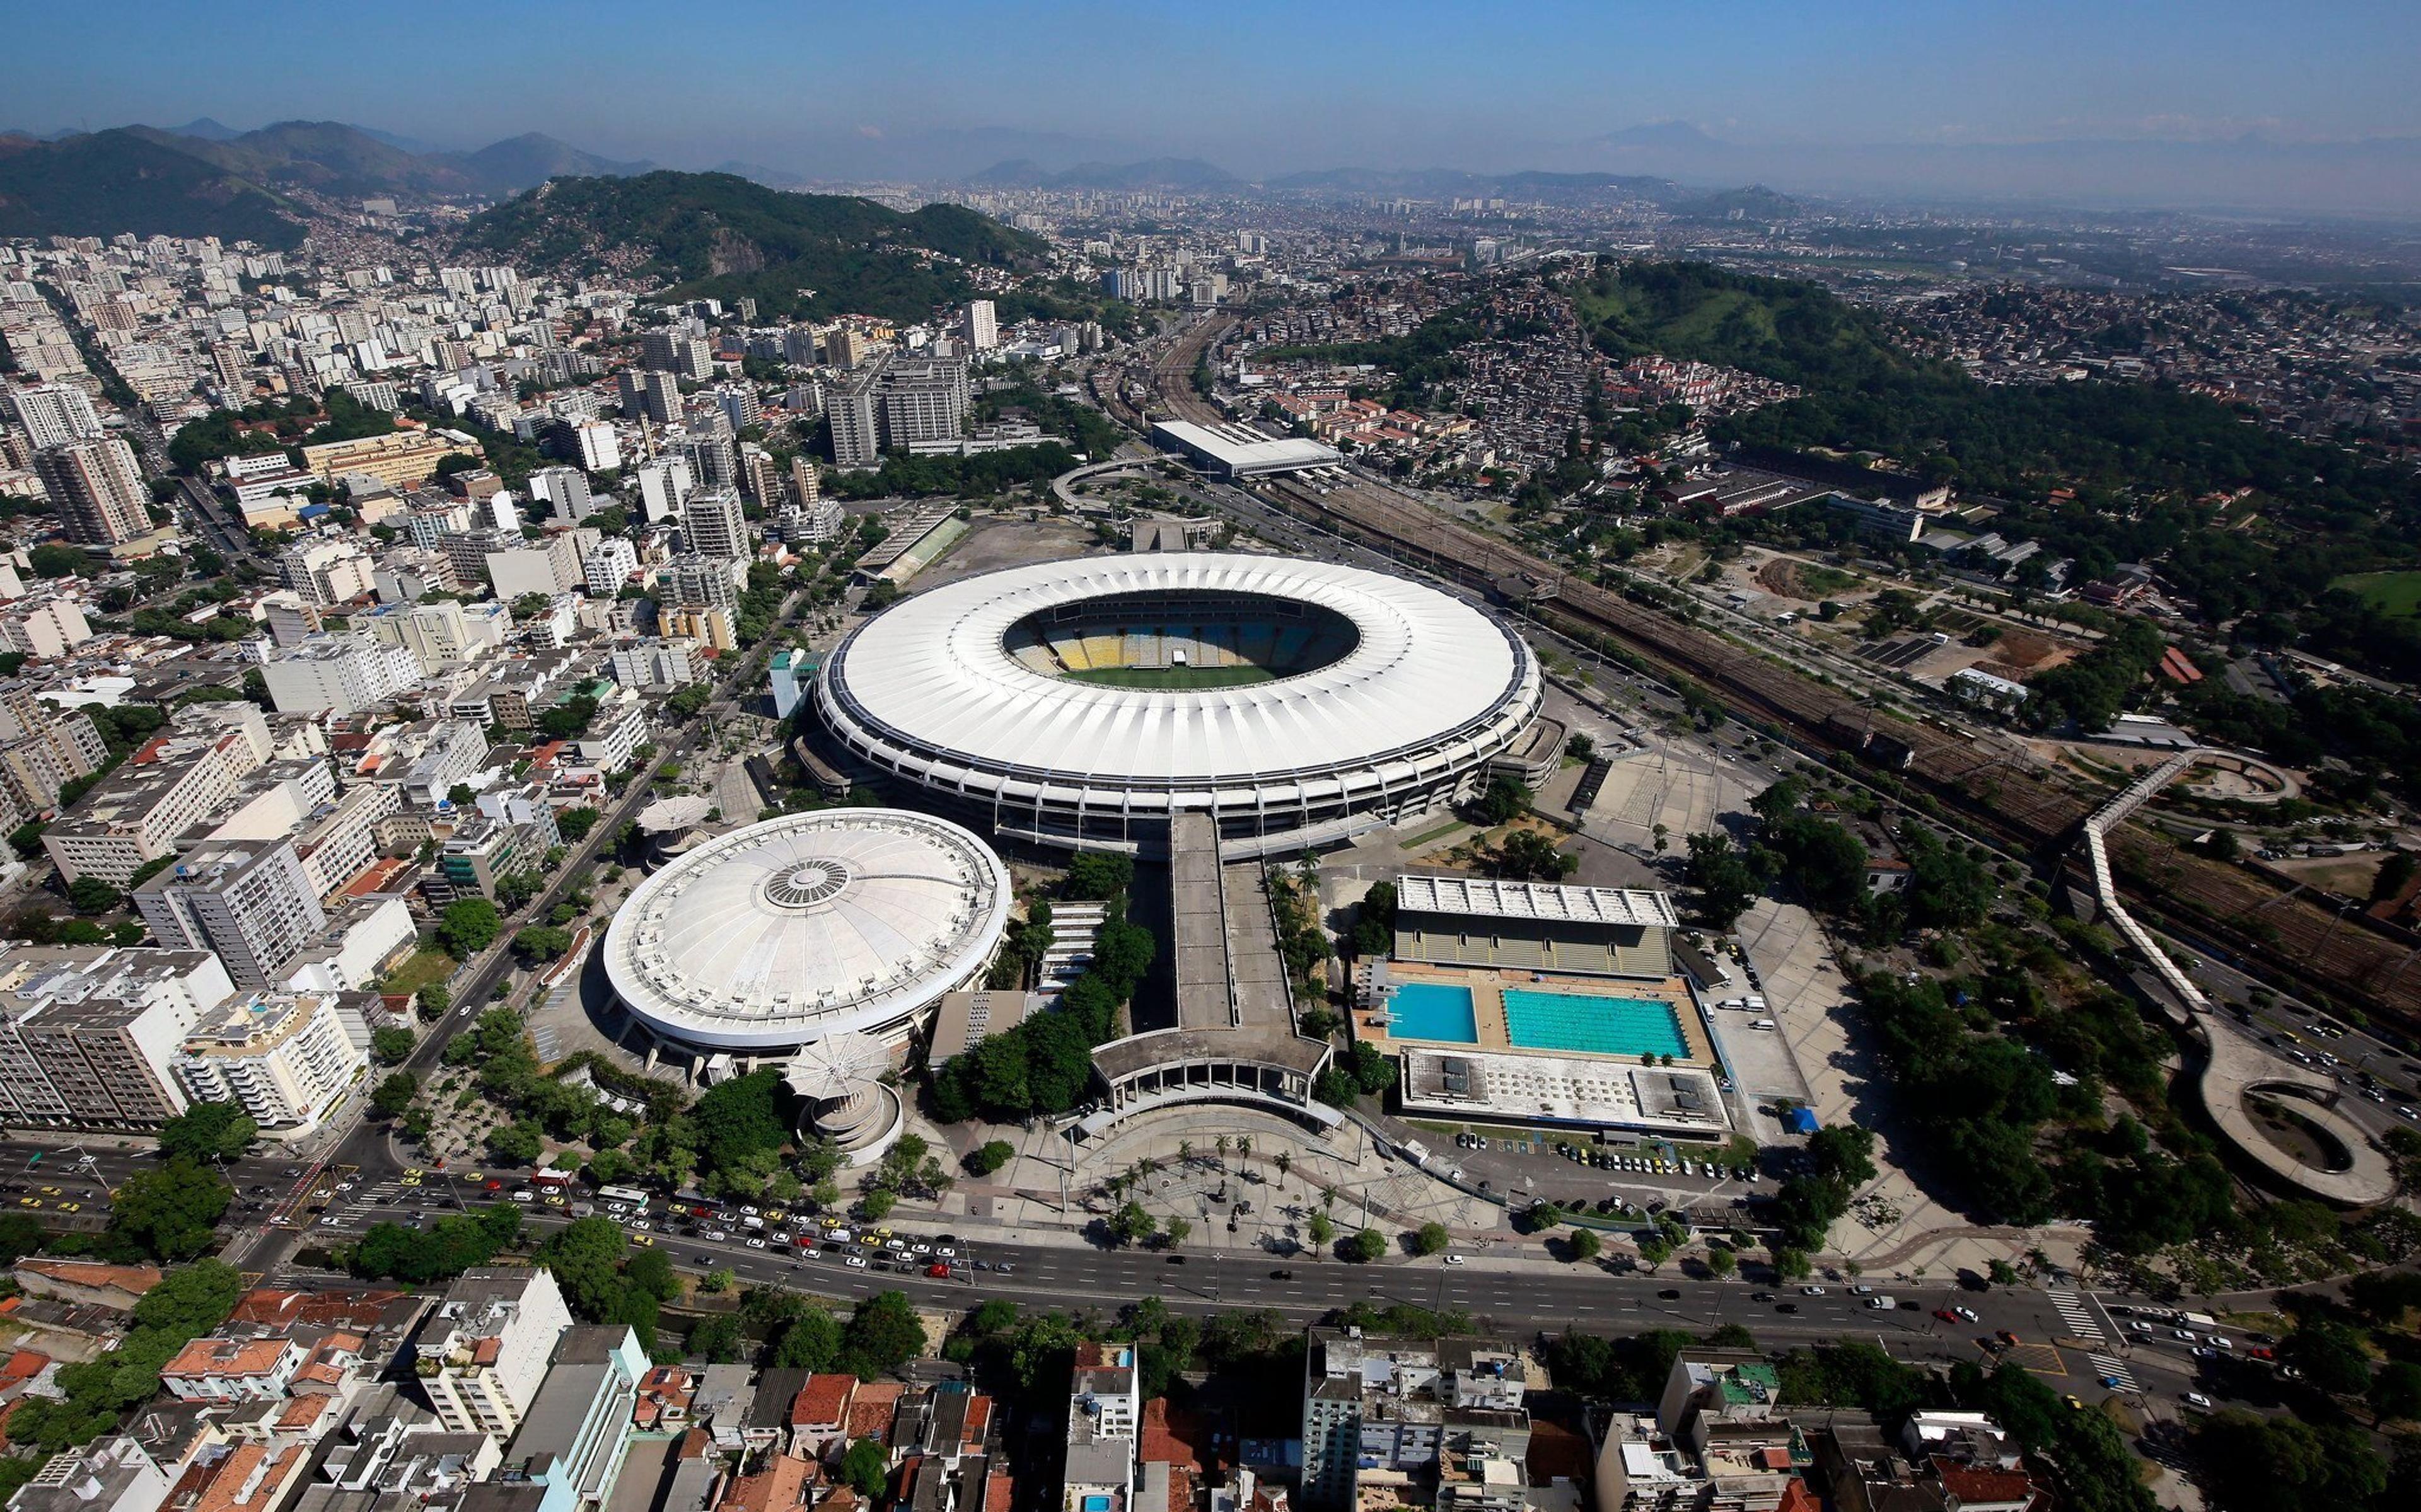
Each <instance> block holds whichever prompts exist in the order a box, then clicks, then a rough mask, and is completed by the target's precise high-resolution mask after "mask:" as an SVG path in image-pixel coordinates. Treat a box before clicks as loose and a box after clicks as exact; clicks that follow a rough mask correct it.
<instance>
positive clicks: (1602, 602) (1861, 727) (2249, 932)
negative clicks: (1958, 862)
mask: <svg viewBox="0 0 2421 1512" xmlns="http://www.w3.org/2000/svg"><path fill="white" fill-rule="evenodd" d="M1172 407H1175V406H1174V402H1173V401H1172ZM1263 492H1264V495H1265V496H1267V497H1270V498H1272V499H1273V500H1274V501H1276V502H1279V503H1280V504H1281V507H1286V508H1288V509H1289V512H1295V513H1299V514H1302V515H1304V516H1305V517H1306V518H1312V519H1316V520H1318V521H1320V522H1321V523H1323V524H1325V525H1327V526H1329V527H1330V528H1344V529H1347V530H1350V531H1351V532H1352V533H1353V534H1356V535H1359V536H1362V537H1364V538H1367V539H1370V540H1372V541H1374V542H1377V543H1382V544H1385V545H1389V546H1393V547H1395V548H1398V549H1399V550H1409V551H1411V552H1413V553H1416V554H1417V555H1418V556H1420V557H1421V558H1423V559H1424V560H1425V561H1426V563H1427V565H1428V566H1429V568H1430V569H1432V570H1433V571H1435V572H1436V573H1437V574H1438V575H1440V576H1442V577H1445V578H1448V579H1452V580H1454V581H1458V582H1460V583H1462V584H1464V585H1468V586H1471V587H1475V588H1482V589H1486V588H1491V587H1493V586H1495V585H1498V584H1499V583H1501V582H1502V581H1503V580H1505V579H1507V578H1508V577H1513V576H1520V577H1523V578H1527V579H1530V580H1531V581H1533V582H1537V583H1546V584H1553V585H1554V589H1555V591H1554V597H1553V598H1551V599H1549V600H1546V601H1545V602H1544V603H1543V604H1540V605H1538V606H1536V607H1535V608H1534V610H1533V612H1534V613H1536V614H1538V615H1539V616H1540V617H1542V618H1545V619H1547V620H1549V621H1550V622H1558V628H1560V629H1564V630H1566V631H1568V632H1576V633H1577V634H1579V635H1580V636H1581V637H1582V638H1584V639H1589V638H1594V639H1599V640H1610V641H1612V642H1615V643H1617V644H1618V645H1619V646H1621V647H1627V648H1628V649H1630V650H1632V651H1633V652H1635V653H1639V654H1643V655H1645V656H1646V657H1647V658H1648V660H1650V661H1652V662H1656V663H1657V664H1659V665H1660V666H1663V667H1667V668H1670V669H1672V670H1674V671H1677V672H1679V673H1680V674H1682V675H1683V676H1685V677H1687V678H1691V679H1692V680H1694V681H1696V682H1699V683H1702V684H1704V685H1705V686H1706V687H1707V688H1708V690H1709V691H1710V693H1713V694H1719V695H1720V696H1721V697H1722V698H1723V700H1724V701H1725V702H1726V703H1727V704H1730V705H1731V706H1733V707H1734V708H1735V709H1742V710H1743V711H1746V712H1748V713H1751V714H1753V715H1755V716H1757V717H1759V718H1762V719H1765V720H1767V721H1769V722H1772V723H1777V724H1780V725H1786V726H1788V728H1790V729H1791V730H1792V731H1793V732H1794V733H1796V734H1797V735H1799V736H1801V737H1803V738H1804V739H1808V740H1814V741H1817V742H1820V743H1821V744H1823V745H1826V746H1830V747H1832V748H1834V749H1836V750H1849V751H1860V752H1864V753H1865V754H1867V755H1868V756H1879V757H1881V758H1882V766H1883V767H1884V769H1885V770H1886V771H1893V770H1897V771H1898V772H1901V773H1903V774H1904V775H1905V776H1906V777H1908V778H1910V779H1913V781H1915V782H1916V783H1918V784H1919V785H1920V786H1922V787H1924V788H1926V789H1927V790H1929V791H1930V792H1932V793H1934V794H1935V795H1937V796H1938V797H1940V798H1942V799H1944V800H1946V801H1947V802H1949V803H1953V804H1955V805H1956V806H1957V807H1958V808H1959V810H1960V815H1961V818H1962V819H1964V820H1965V821H1967V822H1969V823H1971V824H1973V825H1974V826H1975V827H1976V828H1977V829H1979V830H1981V831H1983V832H1984V833H1987V834H1991V835H1993V836H1995V837H1996V838H1998V839H2000V840H2002V841H2004V842H2005V843H2007V844H2008V845H2009V846H2011V847H2012V848H2013V849H2015V850H2019V851H2021V852H2023V853H2026V854H2033V855H2038V856H2040V857H2042V858H2044V859H2045V860H2054V859H2056V858H2057V857H2058V856H2059V854H2060V853H2061V852H2063V851H2065V850H2067V849H2068V848H2069V847H2070V845H2071V844H2072V843H2073V842H2074V840H2075V838H2076V836H2077V834H2078V833H2079V830H2080V827H2081V826H2082V824H2083V822H2084V820H2085V816H2086V815H2087V813H2089V812H2090V805H2089V804H2088V803H2086V802H2085V800H2084V799H2081V798H2079V797H2077V796H2075V795H2074V794H2071V793H2070V792H2067V791H2065V790H2063V789H2061V788H2059V787H2054V786H2053V785H2051V784H2050V783H2047V782H2045V781H2043V780H2042V778H2040V777H2039V776H2038V775H2037V774H2036V773H2035V772H2032V771H2030V770H2028V769H2027V766H2026V764H2025V761H2024V758H2023V755H2022V754H2021V753H2019V752H2018V751H2016V750H2014V749H2008V748H2000V747H1998V746H1997V745H1996V743H1995V742H1991V741H1977V740H1970V739H1969V738H1967V737H1965V736H1963V735H1960V734H1957V733H1954V732H1951V731H1947V730H1944V729H1940V728H1937V727H1936V726H1934V725H1927V724H1921V723H1917V722H1914V721H1910V720H1906V719H1901V718H1898V717H1896V716H1893V715H1889V714H1885V713H1882V712H1880V711H1878V710H1876V709H1872V708H1869V707H1868V706H1867V705H1866V704H1864V703H1862V702H1861V701H1859V700H1858V699H1856V698H1853V697H1851V696H1850V695H1848V694H1844V693H1842V692H1840V691H1838V690H1835V689H1832V688H1828V687H1826V686H1824V685H1823V684H1821V683H1820V682H1817V681H1815V680H1813V679H1811V678H1806V677H1804V676H1802V675H1800V674H1798V673H1796V672H1793V671H1790V670H1788V669H1787V668H1785V667H1782V666H1779V665H1776V664H1775V663H1774V662H1771V661H1769V660H1767V659H1766V658H1764V657H1762V656H1759V655H1757V654H1756V653H1754V652H1752V651H1749V650H1746V649H1743V648H1742V647H1738V646H1735V645H1733V644H1732V643H1730V642H1729V641H1727V640H1725V639H1724V638H1723V637H1721V636H1718V635H1715V634H1712V633H1710V632H1708V631H1702V630H1698V629H1695V628H1694V627H1692V626H1689V625H1686V624H1683V623H1681V622H1680V621H1679V620H1677V619H1675V618H1673V617H1672V616H1669V615H1667V614H1665V613H1663V611H1661V610H1659V609H1656V608H1653V607H1650V606H1648V605H1644V604H1640V603H1636V602H1634V601H1632V600H1630V599H1628V598H1625V597H1623V596H1622V595H1620V594H1618V593H1616V592H1613V591H1612V590H1609V589H1606V588H1603V587H1601V586H1599V585H1595V584H1592V583H1587V582H1585V581H1582V580H1578V579H1574V578H1571V577H1570V576H1567V575H1563V574H1560V573H1558V572H1557V571H1556V569H1554V568H1552V567H1550V566H1549V565H1547V564H1546V563H1544V562H1541V561H1539V559H1538V558H1536V557H1533V556H1531V555H1529V554H1528V553H1523V552H1520V551H1517V550H1515V549H1513V548H1511V547H1509V546H1507V545H1506V544H1505V543H1503V542H1501V541H1497V540H1494V539H1492V538H1490V537H1488V536H1486V535H1483V534H1481V533H1480V532H1478V531H1476V530H1473V529H1471V528H1469V527H1467V526H1463V525H1460V524H1458V523H1456V522H1453V521H1451V520H1447V519H1445V518H1443V517H1441V516H1439V515H1438V514H1437V513H1436V512H1435V511H1433V510H1430V509H1428V508H1426V507H1421V506H1419V505H1415V504H1413V503H1411V502H1409V501H1406V500H1402V499H1398V498H1396V497H1394V496H1392V495H1391V494H1389V493H1388V492H1387V491H1385V490H1383V489H1380V488H1377V487H1375V486H1373V485H1370V484H1368V483H1365V482H1360V481H1354V482H1350V483H1346V484H1343V485H1339V486H1336V487H1332V488H1330V489H1328V490H1327V491H1324V492H1323V491H1320V489H1319V488H1317V487H1315V486H1311V485H1307V484H1304V483H1301V482H1297V481H1294V480H1291V479H1281V480H1276V481H1273V482H1272V483H1270V484H1268V485H1266V486H1265V488H1264V490H1263ZM1901 748H1905V751H1906V753H1907V755H1906V760H1905V763H1904V764H1900V763H1898V762H1897V761H1896V760H1895V759H1893V758H1895V757H1897V756H1898V754H1899V750H1900V749H1901ZM2110 847H2111V855H2112V864H2113V865H2114V866H2116V868H2117V871H2118V874H2119V876H2120V879H2121V881H2122V884H2123V885H2124V886H2125V888H2126V891H2127V893H2128V896H2130V898H2131V899H2132V900H2134V901H2135V902H2136V903H2137V904H2138V905H2139V907H2138V908H2137V910H2136V912H2142V913H2145V914H2148V915H2149V916H2150V917H2151V918H2153V919H2155V920H2164V919H2165V920H2172V921H2175V922H2177V923H2178V924H2179V925H2180V926H2183V927H2191V928H2192V929H2193V930H2194V931H2195V933H2197V934H2199V935H2204V936H2215V937H2217V938H2219V939H2220V940H2222V941H2224V942H2226V943H2227V944H2228V945H2229V946H2230V947H2231V948H2234V949H2238V950H2241V952H2243V953H2244V954H2245V955H2247V956H2249V957H2251V958H2254V959H2258V960H2260V961H2262V962H2264V963H2265V964H2267V965H2268V966H2270V967H2272V968H2273V969H2274V970H2275V971H2277V972H2279V973H2280V974H2283V975H2284V976H2285V977H2286V978H2287V979H2288V980H2291V981H2297V982H2310V983H2311V984H2312V985H2314V986H2317V987H2320V988H2323V989H2326V990H2333V991H2335V992H2336V993H2338V994H2339V995H2341V996H2343V997H2345V998H2347V999H2349V1000H2351V1001H2352V1002H2355V1003H2357V1004H2360V1005H2370V1006H2376V1007H2377V1008H2378V1009H2379V1010H2381V1011H2382V1012H2383V1013H2385V1014H2386V1015H2388V1016H2389V1017H2392V1018H2394V1019H2395V1020H2397V1021H2398V1023H2399V1024H2401V1025H2402V1026H2403V1027H2405V1028H2406V1029H2407V1030H2408V1031H2421V952H2416V951H2414V950H2413V948H2411V947H2410V946H2408V945H2406V944H2404V943H2401V942H2399V941H2397V940H2395V939H2391V938H2388V937H2386V936H2383V935H2381V934H2378V933H2376V932H2373V931H2372V930H2370V929H2368V928H2366V927H2363V926H2361V925H2358V924H2355V923H2352V922H2351V921H2350V920H2348V919H2346V918H2343V917H2341V916H2339V915H2337V914H2334V913H2331V912H2328V911H2326V910H2323V909H2320V908H2318V907H2315V906H2313V905H2312V904H2310V903H2308V902H2305V901H2304V900H2302V899H2300V898H2297V897H2293V896H2288V895H2284V894H2280V893H2277V892H2274V891H2273V890H2272V889H2270V888H2267V887H2265V886H2263V885H2261V884H2260V883H2259V882H2258V881H2255V880H2254V879H2252V878H2250V877H2247V876H2246V875H2244V874H2243V873H2241V872H2240V871H2238V870H2236V869H2235V868H2233V867H2229V866H2226V865H2221V864H2218V863H2215V862H2211V861H2208V860H2205V859H2203V858H2201V857H2199V856H2195V855H2192V854H2189V853H2187V852H2185V851H2183V850H2179V849H2178V848H2177V847H2176V846H2173V845H2171V844H2169V843H2168V842H2167V841H2166V840H2164V839H2162V838H2161V837H2159V836H2157V835H2155V834H2150V833H2149V832H2148V831H2145V830H2143V829H2142V828H2140V827H2134V826H2130V827H2127V828H2124V829H2121V830H2119V831H2117V832H2115V833H2114V834H2112V835H2111V836H2110Z"/></svg>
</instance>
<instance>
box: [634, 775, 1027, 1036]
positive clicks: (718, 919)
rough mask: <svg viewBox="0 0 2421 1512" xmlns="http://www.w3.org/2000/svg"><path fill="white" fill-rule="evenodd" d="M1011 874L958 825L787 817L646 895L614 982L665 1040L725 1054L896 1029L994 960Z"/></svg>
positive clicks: (663, 880) (643, 890)
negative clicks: (677, 1041) (678, 1041)
mask: <svg viewBox="0 0 2421 1512" xmlns="http://www.w3.org/2000/svg"><path fill="white" fill-rule="evenodd" d="M1009 893H1010V888H1009V879H1008V872H1007V868H1005V867H1004V866H1003V865H1001V863H1000V859H999V858H998V857H997V856H995V855H993V854H992V850H991V849H990V848H989V847H987V846H985V845H984V844H983V842H981V841H980V840H978V839H976V837H975V836H974V835H973V834H968V833H967V832H966V831H965V830H963V829H961V828H960V827H959V826H958V825H955V824H952V823H949V822H948V821H946V820H944V819H937V818H929V817H927V816H925V815H922V814H912V813H907V812H904V811H901V810H898V809H875V808H833V809H820V810H818V811H816V812H814V813H809V814H789V815H785V816H783V817H781V818H774V819H769V820H767V821H765V822H764V823H762V824H752V825H750V826H749V827H747V828H746V829H743V830H736V831H733V832H732V833H731V834H724V835H718V836H716V837H715V838H714V839H712V840H710V841H708V842H706V843H705V844H703V845H701V846H698V847H697V848H696V849H695V850H691V851H689V852H688V853H686V854H684V855H682V856H681V857H679V859H678V860H675V861H673V862H672V863H670V864H669V865H666V866H665V867H664V869H663V870H661V871H659V872H657V873H656V874H655V875H654V876H652V877H649V878H648V880H647V881H644V882H642V883H640V884H639V887H638V889H637V890H636V891H634V892H633V893H632V895H631V896H630V900H629V901H628V902H627V903H625V904H624V905H623V907H622V909H621V910H620V912H617V914H616V915H615V917H614V923H613V927H612V929H611V931H610V932H609V933H608V934H607V936H606V942H605V971H606V975H607V977H608V978H609V979H610V980H611V981H612V982H613V984H614V990H615V992H616V993H617V995H618V996H619V997H620V998H621V1000H622V1003H623V1005H624V1006H626V1007H628V1008H629V1009H630V1010H631V1011H632V1012H633V1014H635V1015H637V1016H638V1017H639V1018H640V1019H641V1020H642V1021H646V1022H647V1023H648V1024H649V1025H650V1026H651V1027H653V1028H654V1029H656V1030H657V1031H658V1032H659V1033H661V1034H664V1035H665V1036H667V1037H671V1038H674V1039H678V1040H680V1041H683V1042H685V1043H688V1044H691V1045H695V1046H705V1047H711V1048H715V1049H723V1050H769V1049H781V1048H789V1047H796V1046H799V1045H803V1044H808V1043H811V1042H813V1041H815V1040H817V1039H820V1038H821V1037H825V1036H827V1035H832V1034H839V1033H842V1032H845V1031H851V1030H857V1031H864V1032H867V1033H872V1034H881V1033H884V1032H886V1031H889V1030H892V1029H895V1028H897V1027H898V1026H899V1025H900V1024H902V1023H904V1022H905V1021H907V1020H909V1019H911V1018H913V1017H914V1015H915V1014H916V1013H918V1012H920V1011H922V1010H923V1009H924V1008H925V1007H927V1006H929V1005H931V1004H932V1003H933V1002H935V1001H936V1000H938V999H939V998H940V996H941V994H942V993H944V992H945V991H947V990H951V989H952V988H956V987H959V986H961V985H962V984H963V983H964V982H965V981H966V980H967V979H968V978H969V977H970V976H972V975H973V974H975V973H976V972H977V971H979V970H981V969H982V968H983V966H984V965H985V964H986V963H987V962H988V961H989V960H990V959H991V956H992V949H993V947H994V946H995V945H996V944H997V943H999V941H1000V937H1001V932H1002V930H1003V929H1004V928H1005V927H1007V922H1008V904H1009Z"/></svg>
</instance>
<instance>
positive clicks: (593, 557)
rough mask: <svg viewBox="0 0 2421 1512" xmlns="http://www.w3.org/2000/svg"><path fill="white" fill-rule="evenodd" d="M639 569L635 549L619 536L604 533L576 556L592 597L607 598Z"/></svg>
mask: <svg viewBox="0 0 2421 1512" xmlns="http://www.w3.org/2000/svg"><path fill="white" fill-rule="evenodd" d="M638 569H639V551H638V548H637V547H635V546H633V545H632V544H631V543H630V542H629V541H627V540H624V539H623V538H621V537H619V536H608V537H606V538H604V539H603V540H601V541H599V542H598V543H597V544H596V545H594V546H591V547H590V548H588V550H587V551H586V552H585V553H582V555H581V558H580V575H581V577H582V579H583V580H584V582H585V583H586V586H587V588H588V596H589V597H590V598H592V599H611V598H613V597H614V596H615V595H617V594H618V593H620V592H621V591H622V585H624V584H626V583H628V582H630V581H631V574H632V573H633V572H636V571H637V570H638Z"/></svg>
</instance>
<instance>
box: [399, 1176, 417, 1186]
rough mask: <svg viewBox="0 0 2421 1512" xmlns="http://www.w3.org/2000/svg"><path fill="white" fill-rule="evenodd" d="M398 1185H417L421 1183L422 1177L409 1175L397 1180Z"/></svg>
mask: <svg viewBox="0 0 2421 1512" xmlns="http://www.w3.org/2000/svg"><path fill="white" fill-rule="evenodd" d="M396 1185H397V1186H399V1187H416V1186H418V1185H420V1177H416V1176H408V1177H404V1178H403V1179H402V1180H400V1181H398V1182H397V1183H396Z"/></svg>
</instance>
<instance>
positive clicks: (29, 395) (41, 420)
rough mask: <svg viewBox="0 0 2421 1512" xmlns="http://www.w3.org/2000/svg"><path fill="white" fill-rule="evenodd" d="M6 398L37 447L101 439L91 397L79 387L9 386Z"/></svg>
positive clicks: (65, 385)
mask: <svg viewBox="0 0 2421 1512" xmlns="http://www.w3.org/2000/svg"><path fill="white" fill-rule="evenodd" d="M8 400H9V403H10V405H11V407H13V408H14V409H15V410H16V412H17V421H18V423H19V424H21V425H23V427H24V428H25V434H26V435H28V436H30V437H32V438H33V442H34V446H35V449H36V450H40V449H42V448H44V447H47V446H65V445H68V444H70V443H73V442H78V441H98V440H100V439H101V435H102V429H101V416H100V415H99V414H97V413H94V411H93V407H92V400H90V399H88V398H86V397H85V393H84V390H82V389H80V388H70V387H69V386H68V385H67V384H65V383H39V384H37V385H35V386H34V387H32V388H12V389H10V390H9V391H8Z"/></svg>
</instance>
